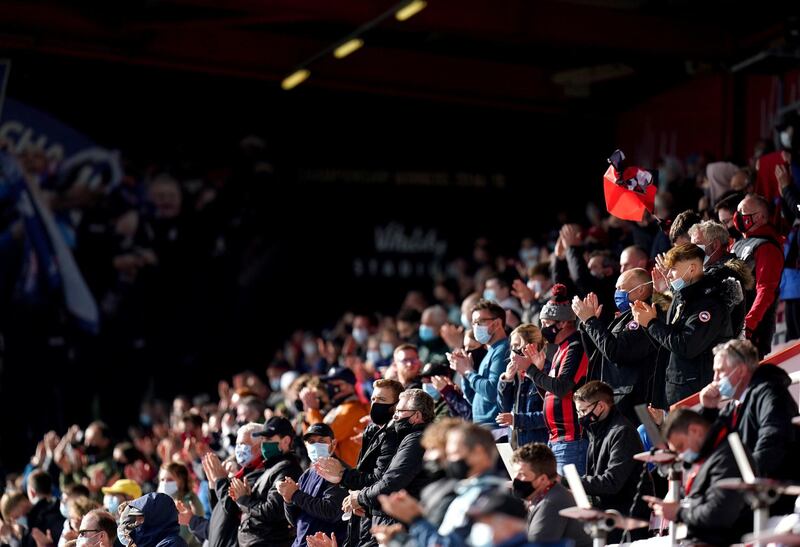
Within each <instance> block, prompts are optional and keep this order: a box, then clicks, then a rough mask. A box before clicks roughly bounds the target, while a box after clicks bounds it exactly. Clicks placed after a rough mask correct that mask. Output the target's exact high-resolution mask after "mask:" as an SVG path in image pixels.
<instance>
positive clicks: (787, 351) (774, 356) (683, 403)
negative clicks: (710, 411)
mask: <svg viewBox="0 0 800 547" xmlns="http://www.w3.org/2000/svg"><path fill="white" fill-rule="evenodd" d="M798 355H800V340H798V341H796V342H795V343H794V344H792V345H790V346H787V347H785V348H783V349H781V350H778V351H776V352H775V353H770V354H769V355H768V356H767V357H766V358H764V359H762V360H761V362H760V363H758V364H759V365H764V364H767V363H769V364H771V365H778V366H780V364H781V363H783V362H784V361H788V360H789V359H791V358H793V357H797V356H798ZM790 377H791V378H792V383H793V384H795V383H800V372H794V373H792V374H790ZM699 404H700V393H699V392H698V393H695V394H694V395H689V396H688V397H686V398H685V399H681V400H680V401H678V402H677V403H675V404H673V405H672V406H671V407H669V409H670V410H675V409H676V408H681V407H689V408H691V407H693V406H696V405H699Z"/></svg>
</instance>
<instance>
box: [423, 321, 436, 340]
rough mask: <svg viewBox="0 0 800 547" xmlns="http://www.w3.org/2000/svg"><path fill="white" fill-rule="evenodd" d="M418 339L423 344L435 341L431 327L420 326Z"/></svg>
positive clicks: (434, 332)
mask: <svg viewBox="0 0 800 547" xmlns="http://www.w3.org/2000/svg"><path fill="white" fill-rule="evenodd" d="M419 339H420V340H422V341H423V342H430V341H432V340H436V331H435V330H433V327H429V326H428V325H420V326H419Z"/></svg>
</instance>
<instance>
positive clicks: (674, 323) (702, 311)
mask: <svg viewBox="0 0 800 547" xmlns="http://www.w3.org/2000/svg"><path fill="white" fill-rule="evenodd" d="M727 289H729V286H727V285H726V286H719V285H714V283H713V280H711V279H710V278H706V277H703V278H701V279H700V280H699V281H697V282H696V283H693V284H691V285H689V286H688V287H684V288H683V289H681V290H680V291H676V292H675V294H673V298H672V304H670V307H669V311H668V312H667V317H666V320H664V319H661V318H658V317H656V318H655V319H653V320H652V321H651V322H650V324H649V325H647V334H648V335H649V336H650V337H651V338H652V339H653V340H655V341H656V342H658V343H659V344H660V345H661V346H663V347H664V348H666V349H667V350H669V351H670V357H669V364H668V365H667V374H666V397H667V404H668V405H672V404H673V403H676V402H678V401H680V400H681V399H684V398H686V397H688V396H690V395H694V394H695V393H697V392H698V391H700V390H701V389H702V388H703V387H705V386H706V385H707V384H708V383H709V382H711V380H712V379H713V376H714V373H713V362H714V356H713V354H712V353H711V350H712V349H713V348H714V346H716V345H717V344H720V343H722V342H725V341H726V340H730V339H731V338H732V332H731V323H730V313H729V310H728V307H727V304H726V295H725V294H723V291H725V290H727Z"/></svg>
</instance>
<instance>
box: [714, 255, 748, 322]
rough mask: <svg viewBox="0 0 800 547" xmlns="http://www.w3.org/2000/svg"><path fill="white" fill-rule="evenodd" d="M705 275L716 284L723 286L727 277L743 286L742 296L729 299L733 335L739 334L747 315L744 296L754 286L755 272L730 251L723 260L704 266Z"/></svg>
mask: <svg viewBox="0 0 800 547" xmlns="http://www.w3.org/2000/svg"><path fill="white" fill-rule="evenodd" d="M703 271H704V273H705V276H706V277H708V279H709V281H710V282H711V283H712V284H714V285H719V286H721V285H722V283H723V282H725V280H726V279H728V278H729V277H730V278H733V279H735V280H737V281H738V282H739V283H740V285H741V287H742V297H741V298H740V299H739V298H737V299H735V300H734V299H731V300H729V301H727V304H728V309H729V311H730V314H731V333H732V335H733V337H734V338H735V337H737V336H739V333H740V332H742V331H743V330H744V317H745V315H747V302H746V300H745V298H744V291H748V290H750V289H752V288H753V285H754V283H755V281H754V280H753V273H752V272H751V271H750V268H748V267H747V264H745V263H744V262H742V261H741V260H739V259H738V258H736V255H734V254H731V253H728V254H726V255H725V256H723V257H722V259H721V260H719V261H717V262H714V263H713V264H710V265H708V266H707V267H706V268H704V270H703Z"/></svg>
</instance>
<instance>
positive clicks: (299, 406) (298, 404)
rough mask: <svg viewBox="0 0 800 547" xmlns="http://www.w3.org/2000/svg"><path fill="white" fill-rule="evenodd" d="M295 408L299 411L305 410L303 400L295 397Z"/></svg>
mask: <svg viewBox="0 0 800 547" xmlns="http://www.w3.org/2000/svg"><path fill="white" fill-rule="evenodd" d="M294 408H295V410H297V412H303V401H301V400H300V399H295V400H294Z"/></svg>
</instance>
